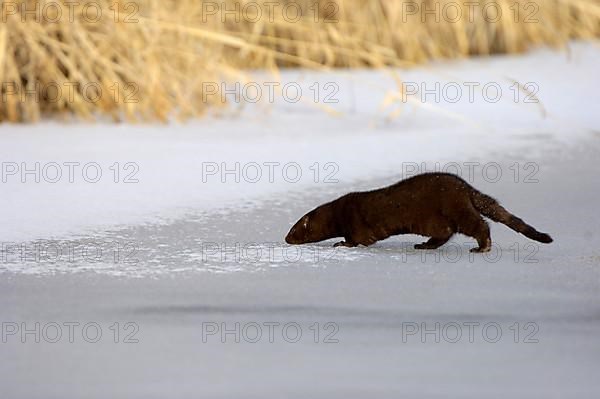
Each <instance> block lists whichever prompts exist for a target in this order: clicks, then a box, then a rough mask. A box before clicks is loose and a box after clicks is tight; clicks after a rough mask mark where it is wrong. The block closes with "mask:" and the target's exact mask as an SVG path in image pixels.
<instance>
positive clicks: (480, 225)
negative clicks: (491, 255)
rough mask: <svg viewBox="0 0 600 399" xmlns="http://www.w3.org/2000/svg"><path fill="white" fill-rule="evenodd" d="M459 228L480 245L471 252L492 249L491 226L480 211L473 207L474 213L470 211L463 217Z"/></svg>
mask: <svg viewBox="0 0 600 399" xmlns="http://www.w3.org/2000/svg"><path fill="white" fill-rule="evenodd" d="M459 228H460V232H461V233H462V234H464V235H467V236H469V237H473V238H474V239H476V240H477V244H478V245H479V246H478V247H477V248H472V249H471V252H489V251H490V250H491V249H492V238H491V237H490V226H489V225H488V224H487V222H486V221H485V220H483V218H482V217H481V215H479V212H477V211H475V210H474V209H473V212H472V213H469V214H468V215H466V217H465V218H463V219H462V221H461V223H460V225H459Z"/></svg>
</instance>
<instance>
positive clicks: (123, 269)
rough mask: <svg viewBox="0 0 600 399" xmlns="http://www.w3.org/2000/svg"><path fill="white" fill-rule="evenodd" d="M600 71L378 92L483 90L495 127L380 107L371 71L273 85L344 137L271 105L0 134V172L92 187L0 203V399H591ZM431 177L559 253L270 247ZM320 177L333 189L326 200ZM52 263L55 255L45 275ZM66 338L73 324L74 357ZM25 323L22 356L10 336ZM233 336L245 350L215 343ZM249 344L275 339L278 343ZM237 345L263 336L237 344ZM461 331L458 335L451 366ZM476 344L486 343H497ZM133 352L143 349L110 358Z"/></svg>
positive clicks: (598, 389)
mask: <svg viewBox="0 0 600 399" xmlns="http://www.w3.org/2000/svg"><path fill="white" fill-rule="evenodd" d="M598 61H600V51H599V50H598V49H597V48H596V47H594V46H593V45H591V44H584V43H573V44H572V45H571V47H570V51H569V52H568V53H567V52H553V51H549V50H541V51H537V52H534V53H531V54H529V55H524V56H517V57H493V58H489V59H478V60H466V61H461V62H448V63H439V64H435V65H432V66H427V67H421V68H417V69H414V70H409V71H397V72H398V73H399V75H400V76H401V77H402V79H404V81H405V82H417V83H418V84H419V85H420V84H421V82H423V81H425V82H427V83H428V84H429V85H430V87H431V85H434V84H435V82H437V81H439V82H440V85H441V86H443V85H444V84H445V83H448V82H457V83H460V85H462V84H463V82H497V83H498V84H499V85H501V87H502V88H503V93H505V95H503V96H502V98H501V100H500V101H499V102H497V103H493V104H491V103H488V102H486V101H484V100H481V99H480V100H476V101H474V102H473V103H470V102H469V101H468V100H464V101H459V102H457V103H450V102H443V101H441V102H439V103H435V102H434V103H431V102H430V103H428V104H427V106H423V105H419V104H418V101H417V102H415V101H409V102H408V103H406V104H400V103H398V102H391V103H390V102H386V96H388V95H389V94H390V93H392V92H393V90H394V83H393V77H391V76H390V75H388V74H386V73H384V72H375V71H352V72H337V71H336V72H331V73H328V72H323V73H314V72H311V73H307V72H301V71H288V72H286V73H284V74H283V78H284V80H285V81H287V82H302V84H303V85H304V86H303V87H306V88H308V87H310V86H311V85H314V84H315V82H319V84H320V87H322V88H323V87H324V85H325V84H326V83H327V82H332V81H334V82H336V83H337V84H338V86H339V92H338V93H339V99H340V102H339V103H337V104H328V106H330V107H332V108H333V109H334V110H336V111H337V112H338V113H339V115H338V116H331V115H330V114H328V113H327V112H324V111H323V110H322V109H321V108H322V107H319V106H315V105H314V104H310V103H297V104H290V103H286V102H281V101H276V102H275V103H274V104H272V105H267V106H265V105H262V104H258V105H255V106H245V107H242V108H241V109H240V113H239V115H238V116H236V117H221V118H216V117H214V118H210V119H206V120H202V121H194V122H190V123H186V124H176V123H173V124H168V125H160V126H159V125H127V124H123V125H116V126H114V125H102V124H98V125H84V124H75V125H66V124H61V123H58V122H52V123H43V124H40V125H35V126H8V125H4V126H2V127H0V142H1V144H0V160H2V162H16V163H17V164H18V165H20V163H21V162H26V163H27V165H29V166H30V165H32V164H33V163H35V162H40V165H47V164H48V163H49V162H57V163H59V164H63V163H64V162H79V163H80V164H81V165H83V164H85V163H89V162H97V163H98V164H99V165H100V167H101V169H102V171H103V179H102V180H101V181H100V182H98V183H88V182H86V181H85V180H84V179H83V178H82V177H81V176H79V177H78V176H77V175H75V181H74V183H69V182H68V179H67V180H65V181H60V182H58V183H54V184H53V183H48V182H40V183H34V182H32V181H31V178H32V176H33V175H27V176H26V177H27V178H28V179H29V180H28V182H26V183H21V182H20V180H19V179H20V175H19V174H17V175H9V176H6V177H7V179H8V180H7V182H6V183H1V186H0V187H2V188H1V190H2V194H1V195H0V221H1V223H0V226H1V227H0V242H3V243H4V245H5V252H4V258H2V261H1V262H0V293H1V294H0V320H1V321H2V332H4V333H5V334H4V335H3V336H2V342H0V358H2V362H0V375H1V376H2V377H0V383H1V385H2V389H3V395H4V396H6V397H10V398H38V397H39V398H48V397H60V398H69V397H90V398H96V397H98V398H101V397H102V398H105V397H111V398H138V397H139V398H148V397H178V398H184V397H190V398H191V397H194V398H197V397H207V398H215V397H223V398H224V397H249V398H253V397H256V398H259V397H260V398H265V397H277V398H279V397H288V398H296V397H298V398H306V397H325V396H327V397H333V398H335V397H340V398H341V397H343V398H354V397H356V398H363V397H382V398H387V397H389V398H392V397H393V398H396V397H423V398H434V397H448V398H471V397H472V398H480V397H490V398H496V397H497V398H505V397H508V396H516V397H524V396H527V397H533V398H537V397H539V398H552V397H556V398H570V397H572V398H587V397H589V398H592V397H598V395H599V393H600V383H599V382H598V379H597V374H598V370H599V366H600V365H599V363H598V359H600V356H599V355H600V338H599V337H600V334H599V333H600V322H599V320H598V314H599V312H600V308H599V305H598V304H599V303H600V301H599V299H600V298H599V293H600V289H599V288H600V287H599V285H600V250H599V245H598V244H600V232H599V231H598V228H597V226H599V225H600V213H599V212H598V211H597V201H596V198H597V197H598V195H599V188H600V184H599V180H598V177H597V170H598V159H597V154H598V151H599V150H600V142H599V141H598V139H599V138H600V135H599V134H600V129H599V127H600V124H599V123H598V122H600V120H599V118H598V115H597V110H598V109H599V108H598V105H600V104H599V103H600V90H598V88H599V87H600V85H599V83H600V77H598V75H597V73H596V69H597V65H598ZM265 79H268V77H265ZM513 80H517V81H519V82H521V83H523V84H525V83H526V82H535V83H536V84H537V85H538V88H539V91H538V93H537V97H538V98H539V99H540V100H541V102H542V104H543V110H544V112H545V115H546V116H544V115H543V112H542V107H541V106H540V105H539V104H536V103H531V104H530V103H519V104H514V102H513V97H512V96H513V94H514V92H513V91H511V90H510V86H511V85H512V84H513V83H512V81H513ZM307 92H309V93H310V91H309V90H308V91H307ZM521 94H524V93H521ZM386 104H387V105H386ZM401 105H402V106H401ZM396 109H401V110H402V112H401V113H400V114H399V115H397V116H395V117H390V118H387V117H386V116H387V115H389V114H391V113H393V112H394V110H396ZM115 162H119V166H120V168H121V173H120V175H119V181H120V182H119V183H114V182H113V177H114V175H113V170H111V169H110V167H111V165H113V164H114V163H115ZM127 162H133V163H135V164H136V165H137V166H138V167H139V171H138V172H137V173H136V175H135V178H137V179H139V182H138V183H123V182H122V180H123V179H124V178H125V175H126V173H127V172H129V171H130V170H126V169H124V166H125V164H126V163H127ZM221 162H225V163H226V166H228V167H229V168H231V167H232V166H233V165H235V163H236V162H239V163H240V165H249V163H251V162H256V163H258V164H259V165H263V164H264V163H265V162H279V163H280V165H284V164H287V163H291V162H296V163H298V165H300V168H301V170H302V172H303V174H302V178H301V179H300V180H299V181H298V182H296V183H291V182H289V181H286V179H285V178H284V177H283V176H281V175H280V174H275V175H274V179H273V181H272V182H270V181H269V179H268V178H267V177H266V174H267V169H266V168H265V169H263V173H264V175H263V178H262V179H260V181H258V182H256V183H252V182H249V181H248V180H249V179H245V180H244V179H241V180H240V182H239V183H238V182H235V181H234V180H232V176H231V175H227V176H225V178H226V182H225V183H223V182H221V178H220V176H219V175H218V174H217V175H207V176H205V178H206V179H205V182H203V176H202V168H203V163H204V167H205V168H206V167H211V166H214V163H217V165H219V166H220V164H221ZM315 162H318V170H319V171H320V173H319V175H318V179H317V182H315V181H314V180H315V179H314V177H315V175H314V170H315V168H314V167H313V168H312V169H311V166H313V165H314V164H315ZM328 162H331V163H333V165H334V167H333V168H331V166H329V168H327V167H326V166H325V165H326V164H327V163H328ZM471 162H475V163H477V165H475V166H473V168H472V169H471V168H470V166H469V165H472V164H471ZM436 163H439V164H440V167H442V168H443V167H450V168H455V167H456V166H458V167H459V168H460V170H459V172H460V173H461V175H462V176H463V178H465V179H467V180H469V181H470V182H471V183H472V184H473V185H474V186H475V187H477V188H479V189H480V190H481V191H483V192H485V193H487V194H489V195H492V196H494V197H495V198H497V199H498V200H500V202H501V203H502V204H503V205H504V206H505V207H506V208H507V209H509V210H510V211H511V212H513V213H515V214H516V215H518V216H519V217H521V218H523V219H524V220H525V221H526V222H528V223H530V224H531V225H533V226H534V227H536V228H537V229H538V230H540V231H544V232H548V233H550V234H551V235H552V237H553V238H554V240H555V242H554V243H552V244H550V245H545V244H540V243H536V242H533V241H531V240H528V239H527V238H525V237H523V236H521V235H518V234H517V233H515V232H513V231H512V230H510V229H508V228H506V227H505V226H503V225H500V224H495V223H492V224H491V234H492V240H493V243H494V251H492V253H490V254H487V255H480V254H470V253H469V251H468V250H469V248H471V247H473V246H475V245H476V244H475V242H474V241H473V240H471V239H469V238H467V237H464V236H456V237H455V238H453V240H452V241H451V242H450V243H448V244H447V245H446V246H444V247H443V248H441V249H440V250H436V251H423V252H416V251H414V250H413V249H412V245H413V244H414V243H417V242H421V241H422V240H423V238H422V237H416V236H412V235H407V236H401V237H392V238H390V239H387V240H385V241H382V242H378V243H376V244H375V245H373V246H371V247H369V248H364V247H359V248H336V249H335V250H334V249H333V248H332V246H331V245H332V242H333V241H331V240H330V241H326V242H322V243H317V244H313V245H307V246H300V247H296V246H288V245H286V244H285V243H284V242H283V237H284V235H285V233H286V232H287V230H288V229H289V227H290V226H291V225H292V224H293V223H294V222H295V221H296V220H297V219H298V218H299V217H300V216H302V214H303V213H305V212H306V211H308V210H310V209H312V208H313V207H314V206H317V205H319V204H321V203H323V202H325V201H327V200H330V199H333V198H335V197H337V196H339V195H342V194H344V193H346V192H348V191H351V190H358V189H370V188H375V187H381V186H384V185H387V184H390V183H392V182H395V181H397V180H398V179H399V178H400V177H401V175H402V174H403V172H404V174H405V175H406V174H408V173H409V172H414V171H415V170H414V168H415V167H417V168H418V169H419V170H420V171H423V169H428V170H429V169H434V168H436ZM422 164H423V166H422ZM11 165H12V164H11ZM40 167H41V166H40ZM241 167H242V166H240V168H241ZM132 170H133V169H132ZM276 170H280V169H276ZM498 170H500V171H501V172H502V174H501V176H498V177H496V174H495V172H496V171H498ZM331 171H335V174H334V176H333V177H332V178H331V179H333V180H336V181H337V182H326V181H328V179H326V177H327V174H328V173H330V172H331ZM470 172H473V174H472V176H471V175H470ZM517 172H518V173H517ZM248 176H250V175H248ZM248 176H246V177H248ZM87 177H88V178H89V177H91V176H87ZM290 177H293V175H292V174H290V175H286V178H288V180H289V178H290ZM19 245H21V246H24V248H25V250H26V258H25V259H22V258H21V253H20V252H19V249H18V248H19V247H18V246H19ZM36 245H38V246H42V247H43V248H44V250H45V252H44V251H42V252H43V253H40V251H39V250H38V249H37V248H39V247H36ZM57 245H58V246H60V247H61V248H67V250H66V251H64V252H62V257H61V258H60V259H58V260H57V259H56V256H54V255H55V253H54V252H52V251H53V249H56V246H57ZM98 249H101V252H97V250H98ZM95 250H96V251H95ZM36 256H37V257H36ZM65 322H67V323H68V322H77V323H80V324H79V326H78V327H77V329H76V332H75V334H74V338H73V342H70V341H69V339H68V329H67V327H65V326H64V323H65ZM91 322H93V323H97V324H98V326H99V327H100V328H101V330H102V333H103V334H102V337H100V339H99V340H98V342H96V343H90V342H88V340H89V337H88V340H86V338H85V337H84V336H83V335H82V333H81V330H82V328H83V326H84V325H86V323H91ZM115 322H118V323H119V325H118V326H117V327H116V330H118V331H119V332H120V334H119V336H118V337H117V339H116V340H117V341H118V343H115V342H114V341H115V335H114V331H115V324H114V323H115ZM128 322H131V323H135V325H129V327H126V326H127V324H126V323H128ZM10 323H15V324H10ZM21 323H25V324H24V325H23V324H21ZM35 323H40V325H41V327H40V331H41V332H40V335H41V339H40V341H41V342H40V343H36V342H35V335H34V334H29V335H25V336H22V335H21V334H22V332H23V331H22V330H23V329H24V328H27V329H29V330H31V329H35ZM52 323H57V324H59V325H60V326H62V337H61V339H59V342H57V343H50V342H48V341H49V339H48V336H50V337H52V336H53V330H52V328H53V327H52V326H53V324H52ZM222 323H224V324H222ZM236 323H239V324H240V326H241V327H240V335H241V339H240V340H239V341H240V342H239V343H238V342H236V341H235V335H231V334H230V335H226V336H225V339H223V337H222V336H221V335H220V333H221V332H222V330H223V329H224V328H227V329H235V326H236ZM265 323H279V325H278V329H277V330H276V333H275V335H274V337H273V342H270V341H269V334H268V329H267V327H266V325H267V324H265ZM290 323H296V324H297V326H299V327H300V328H301V330H302V333H303V334H302V336H301V337H300V339H299V340H298V342H295V343H291V342H289V341H290V340H289V338H290V337H289V336H283V335H282V328H283V326H284V325H286V324H290ZM315 323H318V324H317V325H315ZM327 323H333V324H327ZM436 323H437V324H436ZM470 323H471V324H470ZM472 323H475V324H472ZM15 325H16V327H15ZM256 325H259V326H261V328H262V336H261V339H259V340H258V342H256V343H252V342H250V341H251V339H250V338H252V337H253V336H254V335H253V331H254V330H252V328H255V326H256ZM438 325H439V327H436V326H438ZM469 325H472V326H474V329H475V330H474V335H473V339H472V340H470V339H469V329H468V326H469ZM48 326H49V327H48ZM134 326H136V327H137V330H135V329H133V327H134ZM215 326H217V328H218V329H219V330H218V332H217V333H215V334H214V335H206V333H207V328H208V327H211V328H213V327H215ZM415 326H416V327H415ZM456 326H458V327H459V328H460V331H461V333H462V335H461V338H460V339H458V340H457V342H455V343H453V342H452V341H453V339H452V338H453V337H454V336H455V335H454V331H455V330H456ZM484 326H492V329H493V328H495V327H499V328H500V329H501V331H502V335H501V336H499V337H498V340H497V341H496V342H494V341H495V339H493V338H494V337H495V334H493V330H488V331H487V333H486V334H483V333H482V331H483V329H484ZM12 327H15V328H18V330H17V332H16V333H15V334H14V335H11V334H9V333H8V332H9V330H10V328H12ZM45 327H46V329H44V328H45ZM244 328H245V329H244ZM411 328H413V329H414V328H417V330H416V331H414V330H410V329H411ZM315 329H316V330H317V331H319V335H318V337H317V343H315V342H314V341H315ZM425 329H427V330H433V331H436V330H437V334H438V336H439V342H436V335H435V334H436V333H432V334H429V335H427V334H425V335H424V336H423V335H422V334H423V331H424V330H425ZM44 331H45V332H44ZM132 331H137V332H135V333H134V334H133V335H132V336H133V337H134V338H135V339H137V340H139V342H137V343H133V342H132V343H125V342H124V340H125V339H126V337H128V336H129V337H131V336H130V335H128V334H130V333H132ZM244 331H245V332H244ZM413 331H414V333H413ZM516 331H518V334H516ZM90 334H91V335H92V336H93V335H94V334H93V330H92V332H91V333H90ZM290 334H291V335H293V333H292V332H290ZM329 334H333V335H329ZM286 337H287V339H286ZM326 337H329V338H333V339H337V340H338V342H328V343H326V342H324V341H325V339H326ZM23 341H24V342H23ZM222 341H225V342H224V343H223V342H222ZM515 341H516V342H515ZM32 382H33V383H32Z"/></svg>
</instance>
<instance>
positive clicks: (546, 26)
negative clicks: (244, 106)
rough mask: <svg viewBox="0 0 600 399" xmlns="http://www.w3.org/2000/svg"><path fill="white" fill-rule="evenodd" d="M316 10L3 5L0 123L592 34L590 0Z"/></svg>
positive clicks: (330, 4) (139, 116) (194, 109)
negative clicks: (260, 72)
mask: <svg viewBox="0 0 600 399" xmlns="http://www.w3.org/2000/svg"><path fill="white" fill-rule="evenodd" d="M315 1H316V0H297V1H294V2H291V1H280V2H279V4H280V6H278V7H275V8H273V7H270V6H268V5H267V4H266V3H268V2H269V0H266V1H263V0H259V1H254V0H239V1H236V0H219V1H215V2H210V1H204V2H200V1H194V0H137V1H127V0H120V1H118V2H115V0H90V1H82V0H80V2H79V3H78V4H79V5H77V6H74V7H72V8H69V7H68V6H64V7H63V8H62V10H61V12H62V14H61V15H60V16H59V15H58V14H57V13H56V11H57V8H56V7H55V6H53V5H52V4H56V3H57V2H59V3H63V1H62V0H48V1H44V0H38V1H34V0H15V1H4V2H3V3H2V2H0V4H2V9H1V10H0V18H2V20H1V21H0V83H1V84H2V86H1V87H0V92H1V94H2V98H1V101H0V121H13V122H23V121H27V122H28V121H35V120H38V119H39V118H40V117H41V116H43V115H65V116H70V115H76V116H77V117H84V118H90V119H92V118H97V117H99V116H101V115H109V116H111V117H112V118H113V119H115V120H121V119H127V120H155V119H158V120H166V119H167V118H168V117H169V116H170V115H172V114H176V115H178V116H180V117H190V116H197V115H200V114H202V113H203V112H205V111H206V109H207V108H208V107H218V106H222V105H223V104H222V102H221V101H220V96H219V95H215V96H209V97H206V96H205V93H204V91H205V90H204V89H205V88H206V86H205V83H206V82H221V81H242V82H243V81H247V80H248V79H249V77H248V75H247V72H246V71H248V70H250V69H254V68H260V69H267V70H271V71H274V72H276V71H277V68H279V67H288V66H299V67H307V68H331V67H373V68H379V67H384V66H410V65H414V64H416V63H422V62H425V61H427V60H430V59H437V58H457V57H467V56H471V55H487V54H493V53H515V52H522V51H525V50H527V49H528V48H531V47H532V46H538V45H550V46H560V45H562V44H564V43H565V42H566V41H567V40H569V39H573V38H596V37H598V36H599V34H600V3H599V2H598V1H597V0H516V2H515V0H490V1H487V0H486V1H476V3H477V6H475V7H472V8H470V7H469V6H468V5H466V4H465V3H467V2H466V1H465V2H462V1H450V0H417V1H414V2H406V1H400V0H398V1H396V0H370V1H368V0H320V1H319V2H318V7H315V6H314V3H315ZM115 3H118V4H119V7H118V8H115ZM292 3H293V4H292ZM294 4H296V5H298V6H299V7H300V9H301V10H302V15H301V16H300V17H299V18H296V10H297V7H296V6H294ZM24 7H25V8H24ZM236 7H237V8H236ZM436 7H437V12H436V11H434V12H433V13H424V10H436ZM459 9H460V12H461V15H460V17H457V14H456V12H457V10H459ZM26 10H29V11H31V10H37V11H34V12H33V13H32V12H29V13H26V12H25V11H26ZM98 10H100V11H101V13H100V15H98ZM224 10H238V11H234V12H230V13H229V14H226V13H225V12H224ZM284 10H285V11H284ZM497 10H501V16H499V17H498V15H497V14H496V11H497ZM257 11H259V12H260V15H259V14H258V13H257ZM236 19H237V20H236Z"/></svg>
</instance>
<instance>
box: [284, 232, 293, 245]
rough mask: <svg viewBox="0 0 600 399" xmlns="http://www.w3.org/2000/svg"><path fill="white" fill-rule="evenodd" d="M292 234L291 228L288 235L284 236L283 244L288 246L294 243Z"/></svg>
mask: <svg viewBox="0 0 600 399" xmlns="http://www.w3.org/2000/svg"><path fill="white" fill-rule="evenodd" d="M293 233H294V229H293V228H292V229H291V230H290V231H289V233H287V235H286V236H285V242H287V243H288V244H293V243H294V241H293V240H292V234H293Z"/></svg>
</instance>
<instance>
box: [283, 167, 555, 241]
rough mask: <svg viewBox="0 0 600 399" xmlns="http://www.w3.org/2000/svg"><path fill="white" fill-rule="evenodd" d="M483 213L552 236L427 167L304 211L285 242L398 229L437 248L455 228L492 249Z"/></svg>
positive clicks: (372, 236)
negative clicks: (423, 239)
mask: <svg viewBox="0 0 600 399" xmlns="http://www.w3.org/2000/svg"><path fill="white" fill-rule="evenodd" d="M482 215H483V216H486V217H488V218H490V219H491V220H493V221H495V222H500V223H503V224H505V225H507V226H508V227H510V228H511V229H513V230H515V231H517V232H519V233H521V234H523V235H525V236H526V237H529V238H531V239H532V240H536V241H539V242H543V243H551V242H552V238H551V237H550V236H549V235H548V234H545V233H540V232H539V231H537V230H536V229H534V228H533V227H531V226H530V225H528V224H527V223H525V222H524V221H523V220H521V219H519V218H518V217H516V216H515V215H513V214H511V213H510V212H508V211H507V210H506V209H504V208H503V207H502V206H500V204H499V203H498V202H497V201H496V200H495V199H493V198H492V197H489V196H487V195H485V194H483V193H481V192H479V191H477V190H476V189H475V188H473V187H472V186H471V185H469V184H468V183H467V182H466V181H464V180H463V179H461V178H460V177H458V176H455V175H452V174H449V173H425V174H421V175H418V176H414V177H411V178H409V179H406V180H402V181H400V182H398V183H396V184H393V185H391V186H388V187H384V188H381V189H378V190H373V191H364V192H355V193H350V194H346V195H344V196H342V197H340V198H338V199H336V200H334V201H332V202H329V203H327V204H324V205H321V206H319V207H318V208H315V209H313V210H312V211H310V212H309V213H307V214H306V215H304V216H303V217H302V218H301V219H300V220H299V221H298V222H296V224H295V225H294V226H293V227H292V228H291V229H290V231H289V233H288V234H287V236H286V237H285V241H286V242H287V243H288V244H305V243H310V242H318V241H322V240H326V239H329V238H335V237H344V241H341V242H338V243H336V244H335V245H334V246H339V245H343V246H346V247H355V246H357V245H359V244H362V245H365V246H369V245H371V244H373V243H375V242H377V241H379V240H383V239H385V238H388V237H390V236H393V235H397V234H419V235H422V236H427V237H430V238H429V240H428V241H426V242H424V243H421V244H416V245H415V248H417V249H435V248H438V247H440V246H441V245H444V244H445V243H446V242H447V241H448V240H449V239H450V237H452V236H453V235H454V234H455V233H461V234H464V235H467V236H469V237H473V238H474V239H476V240H477V243H478V244H479V247H478V248H473V249H472V250H471V251H473V252H487V251H489V250H490V249H491V244H492V240H491V238H490V228H489V226H488V224H487V222H486V221H485V220H484V219H483V218H482Z"/></svg>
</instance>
